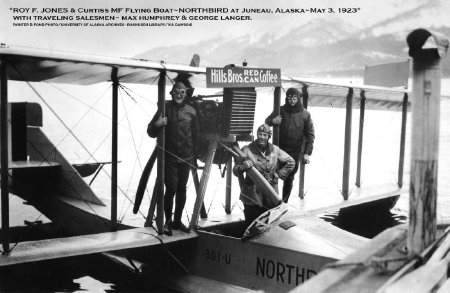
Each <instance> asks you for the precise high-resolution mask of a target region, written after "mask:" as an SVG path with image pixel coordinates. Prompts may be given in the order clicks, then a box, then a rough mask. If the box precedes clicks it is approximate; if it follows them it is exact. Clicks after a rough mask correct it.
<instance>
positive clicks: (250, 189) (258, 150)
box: [233, 124, 295, 225]
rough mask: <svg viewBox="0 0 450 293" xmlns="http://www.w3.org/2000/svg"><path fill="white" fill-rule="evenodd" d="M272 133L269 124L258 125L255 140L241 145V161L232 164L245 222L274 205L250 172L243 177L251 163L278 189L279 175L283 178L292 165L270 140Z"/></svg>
mask: <svg viewBox="0 0 450 293" xmlns="http://www.w3.org/2000/svg"><path fill="white" fill-rule="evenodd" d="M271 135H272V131H271V130H270V126H269V125H267V124H263V125H261V126H259V127H258V130H257V138H256V140H254V141H253V142H252V143H250V144H249V145H247V146H244V147H243V148H242V152H243V153H244V160H243V162H239V164H238V163H236V165H235V166H234V168H233V173H234V175H236V176H238V177H239V179H240V183H241V195H240V200H241V201H242V203H243V204H244V215H245V221H246V223H247V225H250V224H251V222H253V220H255V219H256V218H257V217H258V216H259V215H261V214H262V213H264V212H265V211H267V210H269V209H271V208H274V207H275V205H274V203H273V202H271V201H269V200H268V199H267V198H266V197H265V196H264V194H263V193H262V191H261V190H259V188H258V187H257V186H256V184H255V183H254V182H253V181H252V179H250V177H249V176H246V178H243V173H244V172H245V171H246V170H248V169H250V168H251V167H253V166H254V167H255V168H256V169H257V170H258V171H259V172H260V173H261V174H262V175H263V176H264V178H266V180H267V181H268V182H269V183H270V185H271V186H272V187H273V188H274V189H275V191H276V192H277V193H278V178H280V179H282V180H284V179H286V177H288V176H289V174H290V173H291V171H292V169H294V166H295V162H294V159H292V158H291V156H289V155H288V154H287V153H286V152H285V151H283V150H282V149H280V148H279V147H277V146H275V145H273V144H271V143H270V142H269V139H270V137H271Z"/></svg>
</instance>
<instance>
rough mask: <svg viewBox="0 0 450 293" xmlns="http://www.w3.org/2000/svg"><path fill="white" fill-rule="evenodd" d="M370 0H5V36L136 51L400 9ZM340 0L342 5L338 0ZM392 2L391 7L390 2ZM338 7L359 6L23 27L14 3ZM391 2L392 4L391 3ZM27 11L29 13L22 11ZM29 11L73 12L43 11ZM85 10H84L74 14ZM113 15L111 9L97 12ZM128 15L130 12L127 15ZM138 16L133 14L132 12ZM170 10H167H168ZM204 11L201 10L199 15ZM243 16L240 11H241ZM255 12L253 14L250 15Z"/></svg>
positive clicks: (32, 42) (0, 35) (1, 21)
mask: <svg viewBox="0 0 450 293" xmlns="http://www.w3.org/2000/svg"><path fill="white" fill-rule="evenodd" d="M374 2H375V1H370V0H363V1H361V0H340V1H332V0H278V1H269V0H247V1H236V0H226V1H222V0H215V1H211V0H210V1H206V0H203V1H192V0H171V1H167V0H162V1H161V0H156V1H155V0H151V1H150V0H145V1H144V0H134V1H130V0H77V1H75V0H40V1H35V0H2V1H0V41H1V42H2V43H6V44H8V45H18V46H28V47H35V48H44V49H57V50H64V51H75V52H88V53H96V54H102V55H113V56H133V55H136V54H139V53H141V52H143V51H146V50H148V49H150V48H153V47H160V46H165V45H176V44H180V43H195V42H197V41H199V40H203V39H205V38H211V37H214V36H229V37H236V36H239V35H243V34H249V33H255V34H258V33H262V32H276V33H280V34H282V33H283V31H284V30H286V29H288V28H289V27H292V26H296V25H299V24H302V23H306V22H307V21H309V20H312V19H314V18H320V17H328V18H336V19H343V18H345V21H347V22H349V23H353V24H354V25H358V26H359V25H360V26H365V25H367V24H370V22H371V21H374V17H373V14H374V13H377V14H381V13H383V14H386V16H387V17H389V15H392V14H395V12H396V9H398V7H396V6H395V5H391V3H393V2H397V3H398V1H396V0H385V1H383V3H382V4H380V3H378V4H374ZM336 3H339V4H336ZM389 5H391V6H389ZM179 7H184V8H206V7H213V8H220V7H226V8H229V9H231V8H239V9H241V10H242V9H243V8H273V9H275V8H282V9H288V8H304V9H306V8H310V7H315V8H325V9H328V8H333V9H338V8H339V7H358V8H361V9H360V10H359V11H358V13H353V14H337V13H336V14H334V15H331V14H317V13H316V14H310V13H304V14H281V13H276V14H275V13H273V14H252V15H251V17H252V20H251V21H194V22H192V24H193V26H192V27H93V26H89V27H72V28H67V27H64V28H63V27H46V28H43V27H17V26H15V27H14V26H13V25H12V23H13V16H14V15H20V14H18V13H13V10H12V9H14V8H37V10H38V11H41V9H42V8H76V9H78V8H86V9H88V8H103V9H106V8H107V9H111V8H134V9H138V8H179ZM387 7H389V8H387ZM22 15H26V14H22ZM28 15H32V16H33V17H34V16H35V15H67V14H42V13H39V14H38V13H35V14H31V13H29V14H28ZM73 15H74V16H75V15H80V14H73ZM91 15H111V14H101V13H98V14H91ZM121 15H124V14H121ZM127 15H132V14H127ZM166 15H167V14H166ZM197 15H199V14H197ZM237 15H240V14H237ZM246 15H249V14H246Z"/></svg>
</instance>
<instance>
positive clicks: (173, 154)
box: [147, 81, 199, 235]
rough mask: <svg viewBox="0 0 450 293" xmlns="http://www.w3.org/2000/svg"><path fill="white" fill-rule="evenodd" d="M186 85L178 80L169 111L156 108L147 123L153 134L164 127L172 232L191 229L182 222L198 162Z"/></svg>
mask: <svg viewBox="0 0 450 293" xmlns="http://www.w3.org/2000/svg"><path fill="white" fill-rule="evenodd" d="M186 93H187V88H186V85H185V84H184V83H182V82H180V81H178V82H176V83H175V84H174V85H173V87H172V90H171V92H170V94H171V95H172V101H170V102H168V103H166V115H165V117H164V118H162V116H161V113H159V112H156V114H155V116H154V117H153V119H152V121H151V122H150V124H149V125H148V128H147V133H148V135H149V136H150V137H157V136H158V132H159V131H160V130H161V129H162V127H165V129H166V140H165V147H166V149H165V150H164V151H165V152H164V153H165V170H164V184H165V186H166V192H165V194H164V213H165V217H166V222H165V225H164V233H165V234H167V235H172V229H175V230H180V231H183V232H186V233H188V232H189V228H187V227H186V226H185V225H184V224H183V223H182V222H181V216H182V213H183V209H184V205H185V204H186V185H187V181H188V179H189V171H190V169H191V168H192V167H193V166H195V163H196V162H194V160H195V155H194V154H195V146H196V142H197V135H198V129H199V126H198V120H197V112H196V110H195V109H194V108H193V107H191V106H190V105H188V104H186V101H185V100H186ZM175 194H176V198H175V213H174V220H173V221H172V208H173V200H174V197H175Z"/></svg>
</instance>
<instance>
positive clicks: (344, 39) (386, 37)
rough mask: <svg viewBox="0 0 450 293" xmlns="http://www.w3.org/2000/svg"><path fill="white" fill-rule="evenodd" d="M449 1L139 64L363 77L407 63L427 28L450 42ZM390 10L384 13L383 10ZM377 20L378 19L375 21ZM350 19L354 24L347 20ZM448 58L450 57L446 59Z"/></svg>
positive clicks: (448, 70) (176, 51)
mask: <svg viewBox="0 0 450 293" xmlns="http://www.w3.org/2000/svg"><path fill="white" fill-rule="evenodd" d="M447 2H448V0H431V1H427V2H426V3H423V1H415V2H414V1H410V3H409V4H408V5H407V6H406V5H405V4H404V1H400V0H393V1H391V2H390V5H391V6H390V9H391V10H392V11H394V12H395V15H394V14H393V12H392V11H391V12H392V13H391V14H389V15H386V14H382V13H378V12H377V13H374V14H373V19H371V20H370V21H368V24H367V25H362V22H360V23H359V24H360V26H361V27H358V25H355V23H352V22H351V21H349V20H348V21H347V20H346V18H341V19H338V18H316V19H314V20H312V21H309V22H307V23H302V24H299V25H298V26H292V28H291V29H286V27H285V29H284V32H283V33H280V34H277V33H276V32H274V31H272V32H266V33H264V32H263V31H262V32H261V33H260V34H259V35H255V34H247V35H241V36H239V37H234V38H233V37H227V38H225V37H223V36H218V37H215V38H212V39H208V40H203V41H200V42H198V43H196V44H190V45H182V46H175V47H174V46H171V47H157V48H154V49H151V50H149V51H147V52H144V53H142V54H140V55H139V56H137V57H138V58H148V59H152V60H155V59H160V60H170V61H171V62H180V63H187V62H188V60H189V58H190V56H192V55H193V54H194V53H197V54H199V55H200V56H201V65H202V66H222V65H227V64H230V63H236V64H240V63H241V62H243V61H244V60H246V61H247V62H248V64H249V65H250V66H255V67H273V68H281V69H282V74H284V75H296V76H308V77H309V76H323V75H329V76H339V75H341V76H342V75H347V76H348V75H352V76H362V73H363V68H364V65H373V64H380V63H388V62H393V61H399V60H404V59H406V58H408V52H407V44H406V36H407V35H408V33H409V32H411V31H412V30H413V29H416V28H419V27H423V28H426V29H429V30H433V31H436V32H439V33H442V34H443V35H445V36H447V37H450V22H449V21H447V19H448V15H450V4H448V3H447ZM382 8H384V9H386V7H380V9H382ZM376 17H379V19H375V18H376ZM349 19H350V18H349ZM448 55H450V54H448ZM448 55H447V57H446V59H445V61H444V64H445V65H444V74H445V75H446V76H450V58H449V57H448Z"/></svg>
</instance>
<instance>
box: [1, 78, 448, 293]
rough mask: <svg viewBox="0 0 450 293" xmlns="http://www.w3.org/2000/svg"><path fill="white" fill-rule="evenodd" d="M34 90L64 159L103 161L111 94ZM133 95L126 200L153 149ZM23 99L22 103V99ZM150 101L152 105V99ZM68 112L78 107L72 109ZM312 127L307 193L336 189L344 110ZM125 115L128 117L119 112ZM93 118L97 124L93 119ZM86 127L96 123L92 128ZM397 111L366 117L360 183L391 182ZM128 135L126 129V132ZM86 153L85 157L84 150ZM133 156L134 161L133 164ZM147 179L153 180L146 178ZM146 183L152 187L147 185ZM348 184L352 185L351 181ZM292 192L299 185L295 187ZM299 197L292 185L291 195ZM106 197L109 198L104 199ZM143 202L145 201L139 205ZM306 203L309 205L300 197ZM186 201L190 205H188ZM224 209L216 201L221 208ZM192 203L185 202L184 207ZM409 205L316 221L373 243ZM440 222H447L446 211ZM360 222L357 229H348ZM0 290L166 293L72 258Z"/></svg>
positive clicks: (259, 114)
mask: <svg viewBox="0 0 450 293" xmlns="http://www.w3.org/2000/svg"><path fill="white" fill-rule="evenodd" d="M37 87H38V90H42V91H45V92H46V93H48V98H47V99H48V102H49V103H50V104H51V105H52V106H53V107H54V109H55V111H56V112H57V113H61V114H59V115H60V116H61V117H64V121H65V123H66V124H67V125H69V127H70V128H71V131H72V132H73V133H75V134H76V135H77V136H79V137H80V140H81V141H83V146H80V145H79V144H78V143H77V142H76V140H75V139H73V138H72V137H70V136H67V135H66V134H67V130H64V129H63V128H62V127H61V126H60V125H61V124H60V122H59V121H58V118H55V117H54V116H53V115H52V114H51V113H49V111H48V110H46V109H44V115H45V116H44V131H45V132H46V133H47V134H48V135H49V137H50V139H51V140H52V141H53V142H55V143H57V144H58V145H59V148H60V149H62V150H63V153H64V154H65V155H66V156H67V157H68V158H69V159H70V160H71V161H77V162H83V161H86V159H87V158H88V157H89V155H90V154H92V155H94V156H95V158H96V160H97V161H104V160H109V149H110V145H111V142H110V135H109V131H110V124H111V122H110V119H109V118H108V117H109V116H110V114H109V113H110V112H111V111H110V107H111V106H110V99H109V96H110V92H109V91H108V92H106V94H105V91H106V89H107V88H108V87H107V86H105V85H101V86H92V87H90V90H89V91H86V90H81V88H80V87H75V86H67V87H64V90H65V91H66V92H70V93H71V94H72V95H75V96H76V97H77V99H73V98H68V97H65V103H61V102H59V101H61V97H62V96H64V94H63V93H62V92H61V91H60V90H59V89H56V88H53V87H51V86H49V85H45V84H44V85H41V84H39V85H37ZM11 88H12V89H11V90H10V91H11V93H12V94H11V96H12V100H13V101H14V100H16V101H23V100H25V101H28V102H32V101H37V98H33V94H32V92H31V91H30V90H29V89H28V90H27V89H23V88H19V87H15V86H14V85H13V86H12V87H11ZM443 88H444V90H443V92H444V94H445V95H450V94H449V93H450V82H449V81H448V80H447V81H444V83H443ZM132 95H133V97H134V101H133V100H131V99H129V98H127V96H126V95H124V96H123V97H122V98H123V104H122V105H123V109H126V111H123V109H121V110H120V111H121V112H120V117H122V120H121V124H120V125H121V126H120V129H119V131H120V147H119V160H121V164H120V169H119V180H120V186H121V189H122V190H123V191H124V193H126V194H127V196H129V197H131V198H132V196H133V195H134V191H135V188H136V187H137V182H138V180H139V176H140V170H142V168H143V166H144V165H145V162H146V160H147V159H148V157H149V156H150V153H151V150H152V149H153V146H154V140H151V139H149V138H148V137H147V136H146V133H145V130H146V125H147V123H148V121H149V120H150V119H151V117H152V115H153V113H154V111H155V109H156V105H155V102H148V100H146V99H145V98H144V97H155V96H156V89H155V88H152V89H149V88H148V87H133V92H132ZM271 95H272V93H263V94H261V95H260V96H259V98H258V103H257V109H256V118H255V127H257V126H258V125H259V124H261V123H262V122H263V120H264V118H265V117H266V116H267V115H268V114H270V112H271V108H272V98H271ZM24 97H27V98H26V99H24ZM79 100H82V101H83V103H86V104H87V105H94V106H93V109H89V108H88V107H87V106H86V105H80V102H79ZM153 101H154V100H153ZM73 109H80V110H77V111H74V110H73ZM310 112H311V113H312V118H313V120H314V123H315V129H316V137H317V138H316V143H315V149H314V153H313V156H312V158H311V164H310V165H309V166H308V168H307V174H306V184H305V190H306V192H308V191H309V190H313V189H315V188H322V187H324V186H326V187H327V188H329V189H335V190H340V184H341V176H342V174H341V173H342V154H343V146H344V143H343V136H344V135H343V133H344V120H345V111H344V109H332V108H310ZM125 113H126V114H125ZM358 115H359V112H358V111H356V110H355V111H354V114H353V140H352V158H351V162H352V171H351V174H350V175H351V178H355V170H354V169H355V168H354V166H355V162H356V150H357V129H358V128H357V127H358ZM93 119H95V120H93ZM92 121H95V123H93V122H92ZM410 121H411V115H410V114H409V115H408V127H407V145H406V157H405V158H406V159H405V181H404V182H405V184H407V183H408V182H409V181H408V175H409V149H410V130H411V127H410ZM400 123H401V113H399V112H384V111H367V112H366V118H365V135H364V151H363V172H362V184H363V185H364V186H366V185H367V186H368V185H371V184H383V183H384V182H391V183H392V182H396V180H397V178H396V176H397V165H398V153H399V133H400ZM449 124H450V100H446V99H444V100H442V102H441V140H440V162H439V179H438V190H439V204H440V205H439V208H438V209H439V210H440V211H441V213H442V211H445V210H450V195H449V192H450V178H449V177H450V162H449V159H450V127H447V125H449ZM130 129H131V130H130ZM86 149H89V150H90V151H89V153H90V154H89V153H88V152H87V151H86ZM136 153H137V154H138V156H139V160H138V159H136ZM213 172H215V173H213V174H212V175H211V179H210V180H211V181H210V182H213V183H216V184H211V186H210V187H209V188H208V193H207V194H208V195H207V198H206V199H205V203H206V206H207V209H208V207H211V206H212V204H211V202H212V201H213V200H214V199H216V200H217V198H219V202H220V198H223V197H222V196H223V192H224V187H225V182H224V179H222V178H221V177H220V175H219V172H217V169H213ZM152 176H153V175H152ZM108 180H109V178H108V176H106V175H104V174H101V175H99V178H98V179H97V180H96V182H95V183H94V184H93V189H94V190H95V191H96V192H100V193H101V192H103V191H104V189H105V186H108V185H106V184H107V182H108ZM152 180H154V177H151V179H150V182H153V181H152ZM351 180H354V179H351ZM294 186H297V184H296V182H295V183H294ZM188 192H191V193H192V192H193V184H192V182H191V181H190V182H189V188H188ZM296 193H297V189H296V187H294V190H293V194H296ZM238 194H239V190H238V189H237V184H236V183H233V198H232V203H233V205H234V208H235V209H237V210H238V209H239V208H240V203H239V200H238ZM106 197H107V196H106ZM146 200H147V199H144V202H143V205H145V204H147V203H146ZM306 200H314V198H313V197H308V196H307V197H306ZM191 201H192V200H191ZM221 204H222V203H219V205H221ZM191 206H192V202H188V204H187V209H190V207H191ZM407 209H408V199H407V197H402V198H400V199H399V201H398V203H397V205H396V206H395V207H394V208H393V209H392V211H391V212H390V213H388V214H385V215H382V216H380V215H375V216H374V217H373V218H370V217H366V218H363V219H362V220H360V221H347V220H346V219H345V217H342V216H339V215H338V213H337V212H335V213H329V214H326V215H322V218H323V219H325V220H326V221H329V222H332V223H334V224H336V225H338V226H340V227H342V228H345V229H347V230H350V231H353V232H354V233H357V234H360V235H363V236H366V237H373V236H375V235H376V234H377V233H379V232H381V231H382V230H384V229H385V228H387V227H390V226H393V225H396V224H399V223H403V222H405V221H406V220H407V214H408V212H407ZM122 214H123V215H127V214H130V204H129V202H128V201H127V200H124V201H123V203H122V204H119V215H122ZM442 214H444V216H443V217H444V218H445V213H442ZM355 222H356V223H358V224H359V225H354V224H355ZM0 291H2V292H5V291H32V292H35V291H42V292H62V291H64V292H78V291H85V292H86V291H87V292H114V291H116V292H121V291H134V292H165V291H167V290H166V289H164V288H161V287H157V286H154V285H149V283H148V282H147V281H146V280H142V278H140V277H139V276H136V275H133V274H132V273H131V272H130V271H128V270H126V269H123V268H122V267H119V266H117V265H113V264H111V262H110V261H108V260H106V259H104V258H102V257H100V256H90V257H83V258H76V259H75V258H73V259H72V258H71V259H65V260H62V261H61V260H59V261H51V262H46V263H42V264H35V265H22V266H18V267H14V268H8V269H2V270H0Z"/></svg>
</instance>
